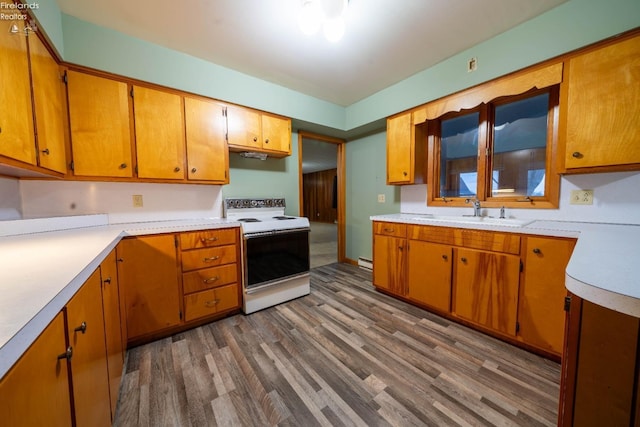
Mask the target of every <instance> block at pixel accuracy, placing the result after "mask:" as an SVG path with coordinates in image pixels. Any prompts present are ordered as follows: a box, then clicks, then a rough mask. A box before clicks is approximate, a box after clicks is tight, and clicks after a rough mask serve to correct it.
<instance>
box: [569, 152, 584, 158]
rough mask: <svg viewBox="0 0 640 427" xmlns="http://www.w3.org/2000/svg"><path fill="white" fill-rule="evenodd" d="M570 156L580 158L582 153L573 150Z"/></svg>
mask: <svg viewBox="0 0 640 427" xmlns="http://www.w3.org/2000/svg"><path fill="white" fill-rule="evenodd" d="M571 156H572V157H573V158H575V159H581V158H582V157H583V156H582V153H581V152H579V151H575V152H574V153H573V154H571Z"/></svg>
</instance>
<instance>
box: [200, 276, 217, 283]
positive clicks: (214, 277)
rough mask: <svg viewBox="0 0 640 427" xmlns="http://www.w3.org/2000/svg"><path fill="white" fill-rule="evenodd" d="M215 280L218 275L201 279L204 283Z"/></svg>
mask: <svg viewBox="0 0 640 427" xmlns="http://www.w3.org/2000/svg"><path fill="white" fill-rule="evenodd" d="M216 280H220V276H213V277H209V278H208V279H203V280H202V281H203V282H204V283H213V282H215V281H216Z"/></svg>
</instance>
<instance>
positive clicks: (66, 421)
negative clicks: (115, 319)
mask: <svg viewBox="0 0 640 427" xmlns="http://www.w3.org/2000/svg"><path fill="white" fill-rule="evenodd" d="M66 349H67V345H66V340H65V324H64V313H62V312H60V313H59V314H58V315H57V316H56V317H55V318H54V319H53V321H52V322H51V323H50V324H49V326H47V328H46V329H45V330H44V332H42V334H40V336H39V337H38V338H37V339H36V341H35V342H34V343H33V344H32V345H31V347H29V349H28V350H27V351H26V352H25V353H24V354H23V355H22V357H21V358H20V360H18V362H17V363H16V364H15V365H14V366H13V367H12V368H11V370H10V371H9V372H8V373H7V374H6V375H5V376H4V378H2V380H1V381H0V414H1V415H0V424H2V425H6V426H25V427H37V426H51V427H69V426H70V425H72V422H71V401H70V399H71V398H70V394H69V374H68V366H67V360H66V358H64V357H61V358H60V357H58V356H60V355H64V353H65V351H66Z"/></svg>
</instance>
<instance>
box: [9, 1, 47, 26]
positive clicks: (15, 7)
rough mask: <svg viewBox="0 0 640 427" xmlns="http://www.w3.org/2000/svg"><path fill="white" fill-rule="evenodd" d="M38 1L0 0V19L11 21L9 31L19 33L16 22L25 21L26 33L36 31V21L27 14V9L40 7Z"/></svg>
mask: <svg viewBox="0 0 640 427" xmlns="http://www.w3.org/2000/svg"><path fill="white" fill-rule="evenodd" d="M39 8H40V5H39V4H38V3H11V2H4V1H2V2H0V21H9V22H10V24H9V32H10V33H17V32H18V25H17V24H16V22H19V21H22V22H25V27H24V30H25V33H28V32H29V31H36V29H37V28H36V24H35V21H34V20H33V19H32V18H31V17H30V16H29V15H28V14H27V11H29V10H33V9H39Z"/></svg>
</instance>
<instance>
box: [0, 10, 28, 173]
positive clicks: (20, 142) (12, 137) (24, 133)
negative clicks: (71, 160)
mask: <svg viewBox="0 0 640 427" xmlns="http://www.w3.org/2000/svg"><path fill="white" fill-rule="evenodd" d="M10 4H12V3H11V2H6V3H2V5H10ZM0 12H1V13H3V14H4V13H6V14H14V13H16V12H15V10H14V9H7V8H4V7H2V6H0ZM2 23H3V26H4V27H5V28H3V29H2V31H0V57H2V61H0V76H2V84H0V155H2V156H6V157H9V158H11V159H14V160H19V161H21V162H25V163H29V164H32V165H35V164H36V146H35V138H34V132H33V130H34V128H33V113H32V106H31V86H30V82H29V57H28V55H27V38H26V37H25V35H24V32H23V31H22V29H23V27H24V23H23V22H22V21H20V22H18V21H16V22H13V23H15V24H16V25H17V26H18V27H19V29H20V31H19V32H18V33H17V34H12V33H10V32H9V31H8V28H9V24H10V22H9V21H2Z"/></svg>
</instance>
